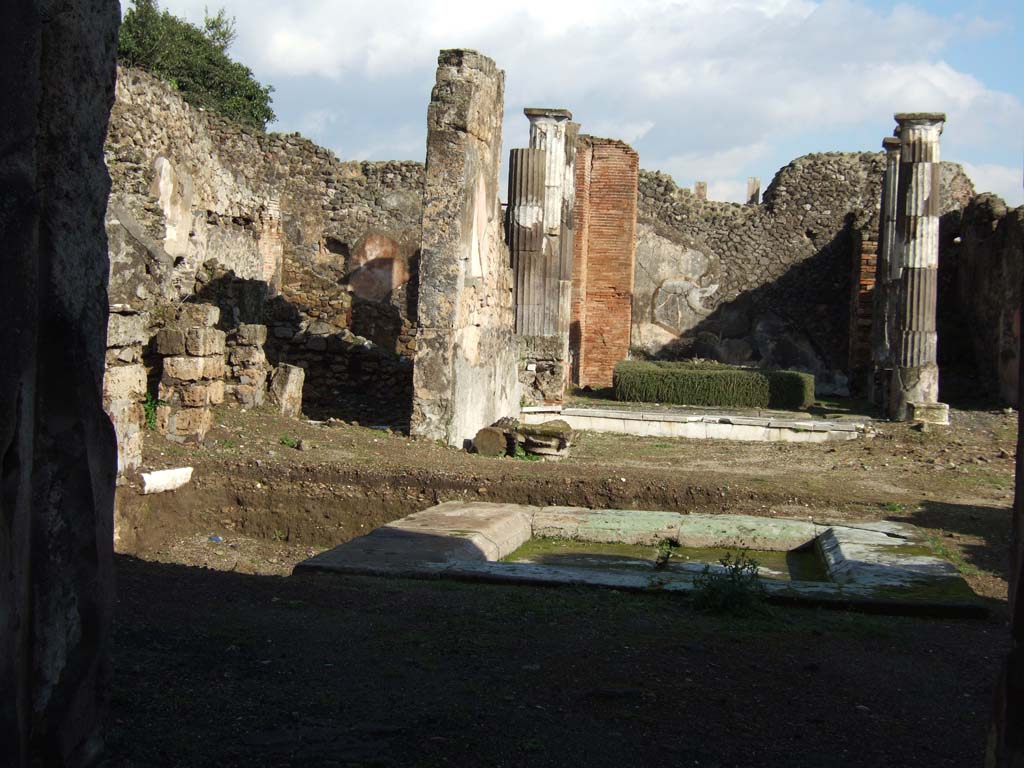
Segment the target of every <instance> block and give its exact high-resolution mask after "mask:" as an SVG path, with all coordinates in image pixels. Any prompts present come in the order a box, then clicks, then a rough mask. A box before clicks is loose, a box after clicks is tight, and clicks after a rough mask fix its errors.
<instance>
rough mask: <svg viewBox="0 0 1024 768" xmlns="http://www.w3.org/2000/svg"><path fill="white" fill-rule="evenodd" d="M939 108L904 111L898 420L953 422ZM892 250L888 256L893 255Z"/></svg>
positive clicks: (895, 386) (897, 242)
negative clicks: (944, 305) (945, 356)
mask: <svg viewBox="0 0 1024 768" xmlns="http://www.w3.org/2000/svg"><path fill="white" fill-rule="evenodd" d="M945 119H946V116H945V115H943V114H941V113H930V112H929V113H924V112H914V113H900V114H897V115H896V122H897V123H898V124H899V138H900V170H899V183H898V186H897V190H896V226H895V238H894V241H893V250H892V254H891V258H892V259H893V268H894V272H893V277H894V286H895V289H896V296H897V298H896V300H895V303H894V307H895V310H896V328H895V334H894V336H893V338H892V354H893V374H892V384H891V388H890V400H889V413H890V416H891V417H893V418H896V419H899V420H907V419H916V420H926V421H933V422H937V423H948V421H949V412H948V408H947V407H945V406H943V405H942V404H940V403H939V366H938V362H937V356H936V348H937V341H938V334H937V333H936V326H935V317H936V301H937V298H938V274H939V210H940V208H941V199H940V192H941V187H940V179H941V177H940V167H939V136H940V135H941V134H942V126H943V123H944V122H945ZM888 256H889V255H888V254H887V257H888Z"/></svg>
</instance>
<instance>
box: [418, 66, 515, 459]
mask: <svg viewBox="0 0 1024 768" xmlns="http://www.w3.org/2000/svg"><path fill="white" fill-rule="evenodd" d="M504 84H505V75H504V72H502V71H501V70H499V69H498V68H497V67H496V66H495V64H494V62H493V61H491V60H490V59H489V58H487V57H486V56H482V55H480V54H479V53H476V52H474V51H463V50H448V51H442V52H441V55H440V56H439V58H438V67H437V80H436V84H435V86H434V90H433V93H432V95H431V102H430V107H429V109H428V112H427V175H426V184H425V190H424V201H423V243H422V250H421V256H420V269H419V300H418V306H419V322H420V325H421V329H420V334H419V339H418V349H417V354H416V360H415V367H414V397H413V413H412V432H413V434H417V435H421V436H424V437H428V438H430V439H436V440H444V441H445V442H447V443H448V444H450V445H459V446H461V445H462V444H463V441H465V440H469V439H472V438H473V437H474V435H475V434H476V432H477V430H479V429H480V428H481V427H484V426H487V425H490V424H492V423H493V422H494V421H496V420H497V419H499V418H502V417H505V416H515V415H517V413H518V409H519V397H520V391H519V382H518V379H517V375H516V368H517V362H518V360H517V353H516V343H515V338H514V328H515V317H514V311H513V306H512V271H511V268H510V260H509V252H508V248H507V246H506V245H505V237H504V232H503V227H502V214H501V205H500V203H499V201H498V176H499V170H500V163H501V125H502V117H503V115H504Z"/></svg>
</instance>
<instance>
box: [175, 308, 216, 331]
mask: <svg viewBox="0 0 1024 768" xmlns="http://www.w3.org/2000/svg"><path fill="white" fill-rule="evenodd" d="M178 319H179V321H181V324H182V325H184V326H191V325H199V326H202V327H203V328H212V327H213V326H215V325H216V324H217V323H219V322H220V307H217V306H215V305H213V304H182V305H181V308H180V309H179V310H178Z"/></svg>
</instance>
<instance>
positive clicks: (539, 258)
mask: <svg viewBox="0 0 1024 768" xmlns="http://www.w3.org/2000/svg"><path fill="white" fill-rule="evenodd" d="M546 167H547V152H546V151H545V150H543V149H513V150H512V151H511V152H510V153H509V162H508V214H507V215H508V247H509V251H510V252H511V257H512V279H513V301H514V303H515V308H516V333H518V334H521V335H525V336H533V335H539V334H540V333H541V329H542V327H543V310H544V298H545V287H546V286H545V279H544V278H545V275H544V201H545V184H544V179H545V172H546Z"/></svg>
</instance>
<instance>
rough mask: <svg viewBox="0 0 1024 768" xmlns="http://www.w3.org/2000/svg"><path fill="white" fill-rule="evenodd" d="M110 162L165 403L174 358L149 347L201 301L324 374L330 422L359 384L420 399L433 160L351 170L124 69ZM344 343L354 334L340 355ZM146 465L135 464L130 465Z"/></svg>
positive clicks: (135, 395) (152, 376) (114, 290)
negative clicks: (420, 304) (423, 228)
mask: <svg viewBox="0 0 1024 768" xmlns="http://www.w3.org/2000/svg"><path fill="white" fill-rule="evenodd" d="M106 160H107V165H108V167H109V168H110V173H111V177H112V180H113V189H112V193H111V197H110V206H109V211H108V216H107V231H108V237H109V241H110V259H111V271H110V286H111V287H110V294H111V298H110V301H111V305H112V311H114V312H115V313H121V314H123V315H125V316H127V317H140V316H141V317H143V318H144V320H145V323H146V334H147V335H145V338H144V339H143V340H142V344H143V354H144V356H145V357H146V358H147V360H146V362H147V370H146V377H145V378H146V379H147V380H148V382H149V389H150V391H151V394H152V395H155V383H156V382H158V381H159V380H160V378H161V372H160V371H159V370H154V366H155V365H159V364H160V360H161V356H159V355H157V354H154V353H153V349H152V343H151V342H150V341H149V340H150V339H151V338H152V337H154V336H155V334H156V332H157V331H158V330H160V329H161V328H163V327H165V326H167V325H168V324H174V323H175V322H176V321H177V306H178V305H179V304H180V303H181V302H182V301H189V302H196V303H209V304H214V305H216V306H217V307H218V308H219V309H220V320H219V323H218V329H219V330H222V331H225V332H232V331H233V330H235V329H237V328H238V327H239V326H240V325H243V324H244V325H267V326H268V339H267V342H266V344H265V350H266V354H267V356H268V357H269V359H270V362H271V363H279V362H293V363H295V364H298V365H301V366H303V367H308V368H309V370H308V371H307V373H308V375H307V377H306V391H305V396H306V402H307V404H309V405H310V406H312V407H313V408H315V409H318V412H319V413H321V415H336V416H348V415H349V411H346V410H344V409H343V408H342V409H341V410H338V412H332V411H331V407H332V405H333V404H337V403H339V402H340V401H341V400H344V399H345V398H346V396H347V395H348V394H351V392H353V391H357V392H361V393H362V394H363V395H364V396H367V395H370V396H373V397H378V396H379V397H381V398H384V399H385V400H386V399H387V398H389V397H391V396H395V397H399V398H401V397H402V396H403V395H402V393H405V399H406V403H407V402H408V392H409V390H410V388H411V379H410V374H409V371H410V370H411V366H410V365H409V363H408V361H403V358H409V357H411V356H412V355H414V354H415V347H416V338H415V337H416V327H415V323H414V321H413V318H414V317H415V312H416V307H415V300H416V291H415V288H414V286H413V287H410V285H409V282H410V279H411V278H413V277H414V276H415V274H416V270H417V266H418V249H419V242H420V218H421V208H422V188H423V165H422V164H421V163H415V162H377V163H371V162H341V161H339V160H338V159H337V158H336V157H335V156H334V154H333V153H332V152H330V151H329V150H327V149H324V148H322V147H318V146H316V145H315V144H313V143H312V142H309V141H307V140H305V139H303V138H302V137H300V136H299V135H298V134H291V135H278V134H262V133H259V132H256V131H253V130H251V129H248V128H244V127H241V126H238V125H236V124H234V123H232V122H230V121H228V120H225V119H223V118H221V117H218V116H216V115H212V114H210V113H208V112H205V111H203V110H199V109H195V108H193V107H191V106H190V105H188V104H186V103H185V102H184V101H183V100H182V99H181V98H180V96H179V95H178V94H177V93H176V92H174V91H173V89H171V88H170V87H169V86H168V85H167V84H165V83H163V82H161V81H160V80H158V79H156V78H154V77H152V76H150V75H148V74H147V73H145V72H141V71H138V70H132V69H122V70H121V71H120V72H119V73H118V80H117V99H116V102H115V105H114V109H113V112H112V115H111V121H110V130H109V133H108V137H107V143H106ZM413 283H414V284H415V281H414V280H413ZM133 327H134V326H133ZM328 337H331V338H335V337H337V338H339V339H345V340H346V341H344V343H342V342H339V343H334V344H332V345H331V349H329V350H328V349H327V348H326V345H325V344H324V339H326V338H328ZM349 341H351V342H352V343H349ZM349 353H351V354H349ZM233 354H236V356H237V355H238V354H246V355H250V356H251V354H252V353H250V352H245V353H243V352H238V351H235V352H233ZM132 355H133V350H131V349H128V348H124V347H117V348H112V350H111V353H110V354H109V355H108V357H109V358H110V362H111V365H112V366H118V367H120V366H127V365H136V366H137V365H139V364H140V363H141V362H142V361H140V360H137V359H135V358H134V357H132ZM130 357H132V359H130V360H129V358H130ZM368 358H369V360H368ZM137 373H138V371H137V370H134V369H133V370H132V371H120V370H119V371H117V372H116V374H117V376H119V377H120V379H119V380H118V381H117V382H115V384H119V385H120V386H117V387H114V388H113V389H112V392H111V394H112V395H117V396H118V399H117V400H116V401H115V399H114V398H113V397H111V399H110V403H111V406H110V412H111V414H112V415H113V416H114V417H115V423H116V424H117V427H118V432H119V435H121V434H123V435H125V436H126V437H130V436H133V435H136V434H137V427H138V426H139V422H138V419H139V418H140V416H139V414H141V412H142V411H141V407H142V403H143V401H144V399H145V397H146V392H145V391H141V392H139V391H136V387H135V384H137V382H138V381H139V378H140V377H139V376H138V375H135V374H137ZM129 374H131V375H129ZM376 375H380V376H381V377H382V381H381V382H380V386H376V384H377V383H378V382H376V381H375V380H374V376H376ZM403 376H404V379H403ZM248 378H251V377H249V376H248V375H246V379H248ZM121 380H123V381H121ZM232 383H234V384H236V385H240V386H242V387H243V388H244V387H247V386H250V385H249V384H245V383H242V384H240V382H238V381H235V382H231V381H228V384H229V387H230V385H231V384H232ZM375 389H376V390H378V391H377V392H374V390H375ZM236 391H241V390H236ZM254 397H257V396H256V395H255V394H253V393H248V392H247V393H246V395H245V398H244V399H245V401H246V402H248V403H251V402H252V401H253V398H254ZM229 399H231V398H229ZM407 410H408V409H407V406H406V412H407ZM405 418H406V419H407V413H406V417H405ZM136 442H138V441H136ZM140 445H141V444H140V443H139V446H140ZM138 457H139V454H138V452H137V451H135V452H134V453H133V454H129V455H125V456H124V457H123V461H122V466H123V467H125V468H133V467H134V466H136V465H137V463H138Z"/></svg>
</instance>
